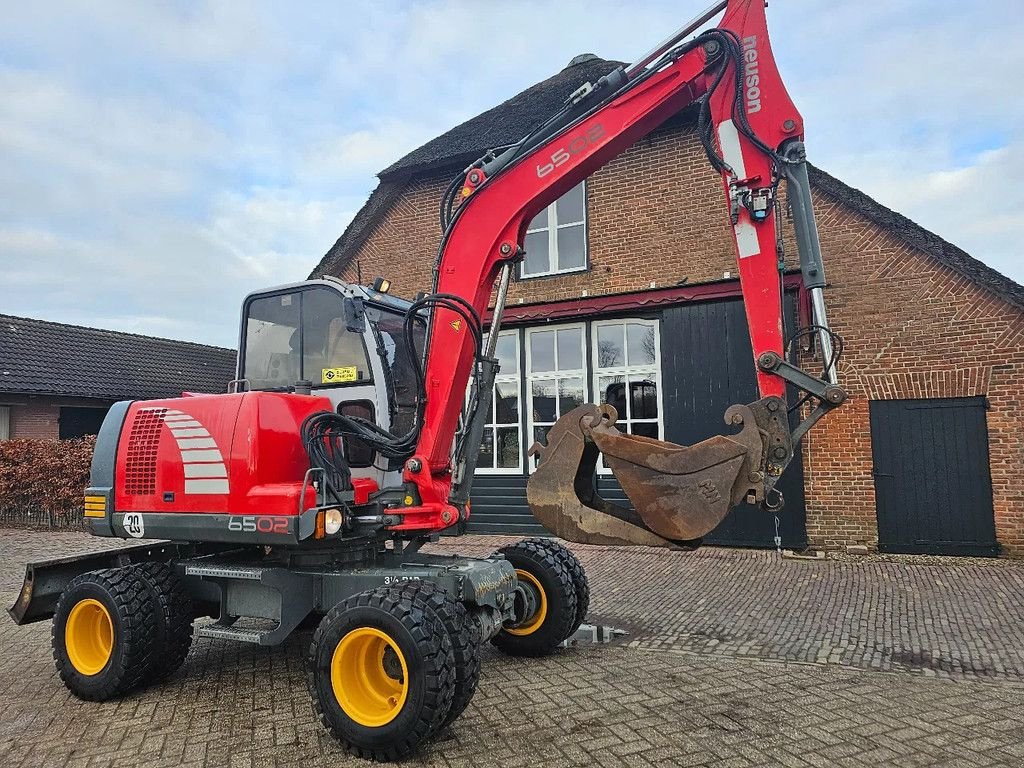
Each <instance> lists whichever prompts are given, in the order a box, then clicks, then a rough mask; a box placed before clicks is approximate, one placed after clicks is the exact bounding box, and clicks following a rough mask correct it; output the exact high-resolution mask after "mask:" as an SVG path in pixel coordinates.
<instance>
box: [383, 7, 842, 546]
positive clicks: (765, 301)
mask: <svg viewBox="0 0 1024 768" xmlns="http://www.w3.org/2000/svg"><path fill="white" fill-rule="evenodd" d="M723 11H724V14H723V16H722V18H721V20H720V22H719V24H718V26H717V27H714V28H711V29H707V30H706V31H703V32H699V33H698V30H699V28H700V27H701V26H702V25H703V24H704V23H706V22H707V21H708V20H710V19H711V18H713V17H714V16H716V15H717V14H718V13H721V12H723ZM567 96H568V97H567V99H566V101H565V104H564V106H563V107H562V109H560V110H559V111H558V112H557V113H556V114H554V115H552V116H551V117H550V118H549V119H548V120H546V121H545V122H544V123H542V124H541V125H539V126H538V127H537V128H536V129H535V130H533V131H532V132H531V133H530V134H528V135H527V136H525V137H524V138H523V139H522V140H521V141H520V142H519V143H517V144H516V145H514V146H512V147H509V148H507V149H505V150H504V151H501V152H489V153H487V154H486V155H485V156H484V157H482V158H481V159H480V160H478V161H477V162H475V163H473V164H472V165H471V166H470V167H469V168H467V169H466V171H465V172H464V173H462V174H460V175H459V176H458V177H457V178H456V179H455V180H453V183H452V185H451V186H450V187H449V189H448V191H447V192H446V194H445V196H444V200H443V201H442V206H441V218H442V226H443V230H444V234H443V237H442V240H441V246H440V249H439V252H438V258H437V261H436V263H435V267H434V285H433V293H432V294H430V295H428V296H427V298H426V299H424V300H423V302H424V305H423V306H426V307H428V308H429V309H430V310H431V314H430V323H429V335H428V348H429V352H428V354H427V356H426V358H425V360H426V368H425V372H424V381H423V384H424V391H423V418H422V429H421V431H420V433H419V438H418V442H417V444H416V449H415V454H414V455H413V457H412V458H411V459H410V460H409V461H407V462H406V464H405V471H404V474H403V479H404V480H405V481H406V482H407V483H411V484H414V485H415V487H416V489H417V492H418V497H419V499H418V500H419V502H420V503H419V505H417V506H416V507H415V509H413V510H406V515H405V520H406V522H405V523H404V524H403V525H404V527H406V528H408V529H413V528H417V527H421V528H422V527H430V525H429V523H430V520H431V519H432V516H433V517H436V515H437V514H442V513H443V515H444V516H445V517H446V518H447V520H449V521H451V520H454V519H456V518H457V517H459V516H463V517H464V515H465V514H466V511H465V509H466V502H467V501H468V499H469V489H470V486H471V484H472V476H473V469H474V468H475V456H476V447H477V446H479V444H480V435H481V433H482V430H483V422H484V417H485V416H484V413H483V412H482V411H485V410H486V409H480V408H478V407H476V406H477V405H478V404H479V402H480V401H481V398H479V397H478V394H479V393H481V392H489V391H490V388H491V386H492V384H493V380H494V375H495V372H496V367H497V365H496V361H495V360H494V357H493V352H494V344H495V340H496V336H497V333H498V329H499V328H500V325H501V316H502V311H503V309H504V303H505V297H506V294H507V290H508V284H509V279H510V277H511V274H512V269H513V268H514V265H515V264H517V263H518V262H519V261H520V260H521V259H522V258H523V255H524V252H523V248H522V244H523V239H524V236H525V232H526V229H527V226H528V224H529V222H530V221H531V219H533V217H534V216H536V215H537V214H538V213H539V212H540V211H541V210H542V209H543V208H544V207H545V206H547V205H549V204H550V203H552V202H554V201H555V200H557V199H558V198H559V197H560V196H561V195H563V194H564V193H565V192H567V191H568V190H570V189H571V188H573V187H574V186H575V185H577V184H578V183H580V182H581V181H582V180H583V179H585V178H586V177H587V176H588V175H590V174H591V173H592V172H593V171H595V170H596V169H597V168H600V167H601V166H603V165H604V164H606V163H607V162H609V161H610V160H611V159H613V158H614V157H616V156H617V155H619V154H620V153H621V152H623V151H624V150H625V149H626V148H628V147H629V146H630V145H632V144H633V143H634V142H635V141H636V140H637V139H639V138H641V137H643V136H645V135H647V134H649V133H650V132H651V131H653V130H655V129H656V128H657V127H658V126H660V125H661V124H662V123H664V122H665V121H666V120H667V119H668V118H670V117H671V116H673V115H675V114H677V113H678V112H679V111H680V110H682V109H685V108H687V107H691V106H693V107H695V109H696V114H697V134H698V137H699V138H700V140H701V142H702V144H703V146H704V149H705V151H706V153H707V155H708V159H709V161H710V163H711V165H712V167H713V168H714V169H715V170H716V171H717V172H718V173H719V174H720V175H721V178H722V189H723V195H724V203H725V207H724V216H723V219H725V218H727V219H728V221H729V222H730V224H731V227H732V231H733V238H734V244H735V248H736V256H737V262H738V271H739V276H740V283H741V287H742V292H743V297H744V303H745V308H746V316H747V323H748V326H749V330H750V337H751V342H752V346H753V351H754V362H755V367H756V372H757V384H758V388H759V390H760V394H761V399H760V400H758V401H757V402H754V403H751V404H749V405H737V406H734V407H732V408H730V409H729V411H728V412H727V413H726V423H727V424H728V425H729V426H730V427H732V428H733V429H734V430H737V431H736V434H732V435H723V436H718V437H714V438H711V439H710V440H706V441H703V442H701V443H698V444H697V445H693V446H678V445H673V444H670V443H665V442H661V441H658V440H651V439H648V438H642V437H637V436H632V435H628V434H623V433H622V432H620V431H619V430H618V429H616V428H615V421H616V418H617V414H615V412H614V409H613V408H611V407H610V406H600V407H598V406H585V407H583V408H581V409H577V410H575V411H573V412H572V413H569V414H566V415H564V416H563V417H562V419H561V421H560V422H558V424H556V426H555V427H554V428H553V429H552V430H551V433H550V435H549V437H548V441H547V445H535V446H534V447H533V449H532V450H533V452H534V453H535V454H537V455H539V456H540V464H539V467H538V468H537V470H536V472H535V473H534V474H533V475H532V477H531V479H530V481H529V485H528V489H527V495H528V500H529V502H530V505H531V508H532V509H533V511H534V514H535V515H536V516H537V517H538V518H539V519H540V520H541V521H542V522H543V523H544V524H545V525H546V526H547V527H548V528H549V529H550V530H551V531H553V532H554V533H556V534H558V535H560V536H563V537H565V538H567V539H572V540H575V541H582V542H591V543H593V542H601V543H619V544H647V545H651V544H656V545H662V546H677V545H679V544H680V543H683V542H692V541H694V540H696V539H699V538H700V537H701V536H702V535H703V534H705V533H707V532H708V531H710V530H711V529H712V528H714V527H715V526H716V525H717V524H718V523H719V522H720V521H721V520H722V518H723V517H724V516H725V515H726V514H727V513H728V511H729V509H730V508H731V507H732V506H733V505H735V504H737V503H739V502H741V501H744V500H746V501H749V502H755V503H762V504H766V505H769V506H776V507H777V506H778V505H779V504H780V503H781V499H780V497H779V495H778V492H777V491H776V490H775V483H776V482H777V481H778V478H779V476H780V475H781V473H782V471H783V469H784V468H785V467H786V465H787V464H788V463H789V461H790V460H791V458H792V456H793V446H794V442H795V441H796V440H798V439H799V437H800V435H802V434H803V432H804V431H806V429H807V428H809V427H810V425H811V424H813V423H814V421H816V420H817V419H818V418H820V417H821V415H823V413H825V412H826V411H827V410H829V409H830V408H832V407H835V406H836V405H838V404H839V403H841V402H842V401H843V400H844V399H845V393H844V392H843V390H842V389H840V388H839V387H838V386H837V385H836V384H835V383H834V382H835V362H836V361H835V359H834V352H833V344H832V342H833V334H832V332H831V331H830V330H829V327H828V322H827V319H826V318H825V315H824V302H823V301H822V300H821V290H822V288H823V287H824V285H825V282H824V272H823V268H822V264H821V256H820V251H819V246H818V238H817V231H816V229H815V224H814V217H813V211H812V208H811V204H810V193H809V187H808V182H807V173H806V165H805V160H804V150H803V143H802V135H803V121H802V118H801V117H800V114H799V112H797V110H796V108H795V107H794V105H793V103H792V101H791V100H790V98H789V95H788V94H787V92H786V89H785V87H784V86H783V84H782V80H781V77H780V76H779V72H778V69H777V68H776V66H775V61H774V57H773V56H772V52H771V46H770V44H769V40H768V30H767V26H766V21H765V10H764V2H763V0H728V2H721V3H718V4H717V5H715V6H712V7H711V8H709V9H707V10H706V11H705V12H704V13H702V14H701V15H700V16H698V18H697V19H696V20H695V21H694V22H693V23H691V24H690V25H687V26H685V27H683V28H682V29H680V30H679V31H678V32H676V33H675V34H673V35H672V36H671V37H670V38H669V39H668V40H666V41H665V42H664V43H663V44H661V45H660V46H659V47H657V48H655V49H654V50H652V51H651V52H650V53H648V54H646V55H645V56H643V57H642V58H641V59H640V60H638V61H637V62H636V63H635V64H633V65H631V66H629V67H628V68H618V69H616V70H614V71H612V72H609V73H608V74H607V75H605V76H604V77H601V78H600V79H599V80H598V81H597V82H596V83H585V84H584V85H583V86H582V87H580V88H579V89H578V90H577V91H576V92H574V93H572V94H568V95H567ZM783 180H785V181H786V184H787V192H788V197H789V201H790V204H791V206H792V211H793V219H794V224H795V228H796V232H797V245H798V248H799V251H800V258H801V268H802V270H803V277H804V284H805V287H806V288H808V289H809V290H810V291H811V293H812V299H813V305H814V307H815V310H816V315H815V325H814V327H813V329H810V330H808V331H805V332H804V333H805V335H806V334H816V335H817V338H818V341H819V351H820V352H821V354H822V361H823V365H824V370H823V372H822V375H821V377H818V376H814V375H811V374H808V373H805V372H804V371H802V370H800V369H799V368H797V367H796V366H795V365H793V364H792V363H791V362H790V361H789V360H788V359H787V351H786V349H785V344H784V339H783V328H782V309H781V274H780V266H779V262H780V258H779V256H780V254H779V250H778V249H779V246H778V239H779V232H778V230H777V222H776V214H777V207H778V198H779V186H780V184H781V183H782V181H783ZM496 281H497V301H496V304H495V307H494V310H493V313H492V320H491V324H490V328H489V329H488V331H487V332H486V333H485V332H484V329H483V326H482V322H481V318H482V317H484V315H485V313H486V311H487V307H488V303H489V300H490V297H491V295H492V289H493V288H494V284H495V282H496ZM467 382H471V386H470V391H471V396H470V405H469V408H468V409H467V410H466V411H465V412H463V411H462V409H461V408H460V407H458V406H457V405H456V404H460V403H462V401H463V397H464V393H465V391H466V385H467ZM787 385H792V386H795V387H797V388H798V389H800V390H803V392H804V399H805V400H808V399H809V400H813V401H815V402H816V403H817V404H818V406H817V408H815V409H814V410H813V411H812V412H811V415H810V416H809V417H808V419H807V420H805V422H804V423H803V424H802V425H801V426H800V427H798V428H797V430H795V431H791V430H790V425H789V422H788V410H787V405H786V400H785V394H786V388H787ZM453 441H454V445H455V446H456V447H455V450H454V452H453V451H452V445H453ZM599 454H600V455H603V456H604V463H605V465H606V466H608V467H610V468H611V469H612V470H613V471H614V473H615V475H616V477H617V478H618V480H619V482H620V484H621V485H622V488H623V490H624V491H625V492H626V494H627V496H628V497H629V498H630V500H631V502H632V508H631V509H630V508H624V507H617V506H616V505H612V504H610V503H608V502H606V501H604V500H602V499H600V498H599V497H598V496H597V495H596V491H594V489H593V486H594V482H593V469H594V465H595V463H596V458H597V456H598V455H599Z"/></svg>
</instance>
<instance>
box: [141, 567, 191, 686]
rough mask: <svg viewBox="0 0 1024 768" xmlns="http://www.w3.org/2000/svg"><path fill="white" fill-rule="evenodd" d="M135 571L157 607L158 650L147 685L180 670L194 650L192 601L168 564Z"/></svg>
mask: <svg viewBox="0 0 1024 768" xmlns="http://www.w3.org/2000/svg"><path fill="white" fill-rule="evenodd" d="M132 569H133V570H134V571H135V572H136V573H138V574H139V576H140V577H141V578H142V580H143V581H144V582H145V584H146V587H147V588H148V589H149V591H150V595H151V597H152V599H153V600H154V601H156V606H157V608H158V611H157V622H156V638H155V640H154V642H155V646H156V648H155V652H154V654H153V665H152V667H151V669H150V672H149V675H148V676H147V678H146V682H158V681H160V680H163V679H164V678H166V677H169V676H170V675H172V674H173V673H174V672H176V671H177V670H178V668H179V667H180V666H181V665H182V664H183V663H184V661H185V657H186V656H188V651H189V648H191V647H192V601H191V600H190V599H189V596H188V593H187V592H185V587H184V586H183V585H182V583H181V579H180V578H179V577H178V574H177V573H176V572H175V571H174V569H173V568H172V567H171V566H170V565H168V564H167V563H141V564H139V565H135V566H132Z"/></svg>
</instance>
